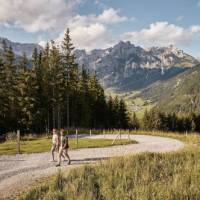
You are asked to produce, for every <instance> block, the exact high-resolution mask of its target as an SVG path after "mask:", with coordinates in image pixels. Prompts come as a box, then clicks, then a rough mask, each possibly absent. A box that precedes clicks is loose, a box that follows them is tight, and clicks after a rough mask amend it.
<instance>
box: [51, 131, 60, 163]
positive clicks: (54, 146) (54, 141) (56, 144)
mask: <svg viewBox="0 0 200 200" xmlns="http://www.w3.org/2000/svg"><path fill="white" fill-rule="evenodd" d="M52 132H53V136H52V147H51V154H52V160H51V161H52V162H55V159H54V152H55V151H56V150H58V148H59V137H58V133H57V130H56V129H55V128H54V129H53V131H52Z"/></svg>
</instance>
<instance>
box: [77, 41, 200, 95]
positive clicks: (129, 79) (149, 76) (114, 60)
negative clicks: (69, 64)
mask: <svg viewBox="0 0 200 200" xmlns="http://www.w3.org/2000/svg"><path fill="white" fill-rule="evenodd" d="M75 55H76V58H77V62H78V63H79V64H84V65H85V66H86V67H87V68H88V69H89V70H95V71H96V72H97V75H98V77H99V78H100V80H101V82H102V83H103V85H104V87H105V88H111V89H113V90H117V91H130V90H137V89H142V88H144V87H146V86H148V85H149V84H151V83H153V82H155V81H157V80H163V79H168V78H171V77H173V76H176V75H177V74H179V73H181V72H183V71H185V70H186V69H188V68H191V67H193V66H195V65H197V64H198V63H199V62H198V61H197V60H196V59H195V58H194V57H192V56H190V55H188V54H186V53H184V52H183V51H182V50H179V49H177V48H175V47H173V46H170V47H162V48H158V47H152V48H149V49H143V48H141V47H137V46H134V45H133V44H131V43H130V42H119V43H118V44H117V45H115V46H114V47H111V48H108V49H105V50H93V51H91V52H89V53H88V52H86V51H85V50H76V51H75Z"/></svg>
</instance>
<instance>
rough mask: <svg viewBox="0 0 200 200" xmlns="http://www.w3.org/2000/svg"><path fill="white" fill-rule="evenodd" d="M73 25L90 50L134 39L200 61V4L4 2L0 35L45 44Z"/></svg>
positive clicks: (155, 0)
mask: <svg viewBox="0 0 200 200" xmlns="http://www.w3.org/2000/svg"><path fill="white" fill-rule="evenodd" d="M67 27H68V28H70V32H71V37H72V40H73V43H74V46H75V47H76V48H79V49H86V50H87V51H89V50H92V49H95V48H107V47H111V46H113V45H115V44H116V43H117V42H119V41H131V43H133V44H134V45H136V46H142V47H144V48H148V47H152V46H169V45H171V44H173V45H174V46H176V47H177V48H180V49H183V50H184V51H185V52H187V53H189V54H191V55H193V56H198V57H200V0H0V37H6V38H8V39H10V40H12V41H14V42H21V43H39V44H41V45H44V44H45V43H46V42H47V41H50V40H55V41H56V42H60V41H62V38H63V36H64V33H65V31H66V28H67Z"/></svg>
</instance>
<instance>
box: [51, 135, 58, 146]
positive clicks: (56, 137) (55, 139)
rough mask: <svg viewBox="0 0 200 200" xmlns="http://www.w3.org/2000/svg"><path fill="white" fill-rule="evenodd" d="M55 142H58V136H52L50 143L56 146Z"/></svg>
mask: <svg viewBox="0 0 200 200" xmlns="http://www.w3.org/2000/svg"><path fill="white" fill-rule="evenodd" d="M57 142H58V135H57V134H53V137H52V143H53V144H57Z"/></svg>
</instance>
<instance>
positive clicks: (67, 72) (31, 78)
mask: <svg viewBox="0 0 200 200" xmlns="http://www.w3.org/2000/svg"><path fill="white" fill-rule="evenodd" d="M73 52H74V47H73V44H72V42H71V38H70V34H69V30H67V32H66V34H65V37H64V40H63V42H62V46H61V47H58V46H56V45H55V43H54V42H53V41H52V42H51V43H50V44H49V43H47V45H46V47H45V49H44V50H43V51H39V50H38V49H37V48H35V49H34V51H33V55H32V68H30V67H28V59H27V57H26V55H25V54H24V56H23V57H22V58H21V59H20V61H19V62H17V64H16V62H15V55H14V52H13V50H12V47H10V46H7V45H4V47H3V53H2V54H3V59H1V60H0V134H1V133H3V132H8V131H13V130H16V129H20V130H21V131H23V132H37V133H39V132H44V131H49V130H50V129H52V128H53V127H55V128H61V127H93V128H111V127H112V128H114V127H116V128H117V127H121V128H125V127H127V126H128V117H127V114H126V108H125V104H124V102H123V100H120V99H118V97H116V98H115V99H112V98H111V97H110V98H109V100H106V97H105V95H104V90H103V88H102V87H101V85H100V84H99V82H98V79H97V76H96V73H95V72H93V73H89V72H88V71H87V70H86V68H85V66H78V64H77V63H76V62H75V56H74V53H73Z"/></svg>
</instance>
